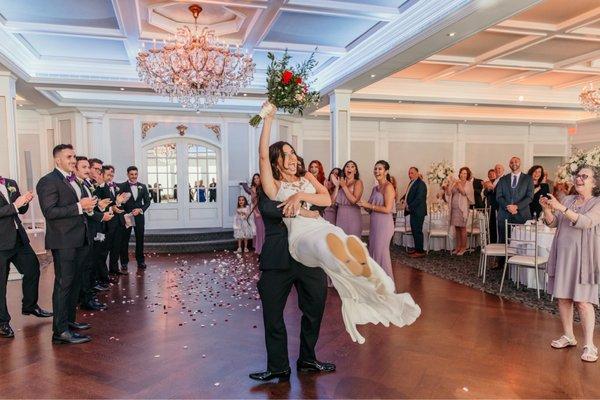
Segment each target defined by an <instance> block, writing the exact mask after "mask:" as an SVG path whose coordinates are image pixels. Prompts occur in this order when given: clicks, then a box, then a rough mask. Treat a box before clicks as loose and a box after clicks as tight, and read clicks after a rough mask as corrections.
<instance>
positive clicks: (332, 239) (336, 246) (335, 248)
mask: <svg viewBox="0 0 600 400" xmlns="http://www.w3.org/2000/svg"><path fill="white" fill-rule="evenodd" d="M326 240H327V247H329V250H330V251H331V254H333V256H334V257H335V258H337V259H338V260H339V261H340V262H341V263H343V264H344V265H345V266H346V268H348V270H349V271H350V272H351V273H352V275H356V276H363V270H364V268H363V266H362V265H361V264H359V263H358V262H357V261H356V260H353V259H352V258H351V257H350V256H349V255H348V252H346V246H345V245H344V242H343V241H342V239H340V238H339V237H337V236H336V235H334V234H333V233H330V234H328V235H327V239H326Z"/></svg>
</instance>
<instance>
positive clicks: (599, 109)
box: [579, 84, 600, 114]
mask: <svg viewBox="0 0 600 400" xmlns="http://www.w3.org/2000/svg"><path fill="white" fill-rule="evenodd" d="M579 101H580V103H581V106H582V107H583V109H584V110H585V111H589V112H593V113H596V114H600V93H598V89H594V85H593V84H590V85H589V86H586V87H584V88H583V90H582V91H581V93H580V94H579Z"/></svg>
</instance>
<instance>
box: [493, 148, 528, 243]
mask: <svg viewBox="0 0 600 400" xmlns="http://www.w3.org/2000/svg"><path fill="white" fill-rule="evenodd" d="M509 165H510V170H511V173H510V174H507V175H504V176H503V177H502V178H500V180H499V182H498V185H496V201H497V202H498V239H499V242H500V243H503V242H504V241H505V238H506V232H505V227H504V221H506V220H508V222H509V223H517V224H522V223H525V221H527V220H529V219H531V213H530V211H529V204H530V203H531V201H532V200H533V179H531V176H529V175H527V174H525V173H523V172H521V159H520V158H519V157H513V158H511V159H510V164H509Z"/></svg>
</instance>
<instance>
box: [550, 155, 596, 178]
mask: <svg viewBox="0 0 600 400" xmlns="http://www.w3.org/2000/svg"><path fill="white" fill-rule="evenodd" d="M584 165H589V166H592V167H600V146H596V147H594V148H592V149H590V150H588V151H584V150H581V149H573V153H572V154H571V157H569V159H568V160H567V162H565V163H564V164H562V165H560V166H559V167H558V172H557V178H558V182H569V181H571V180H572V179H573V174H575V172H576V171H577V170H578V169H579V168H581V167H583V166H584Z"/></svg>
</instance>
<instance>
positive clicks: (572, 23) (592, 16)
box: [556, 5, 600, 32]
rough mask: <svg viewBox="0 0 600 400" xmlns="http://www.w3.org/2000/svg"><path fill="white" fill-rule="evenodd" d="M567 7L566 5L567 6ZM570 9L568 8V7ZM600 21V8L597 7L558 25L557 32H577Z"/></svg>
mask: <svg viewBox="0 0 600 400" xmlns="http://www.w3.org/2000/svg"><path fill="white" fill-rule="evenodd" d="M565 6H566V5H565ZM566 7H568V6H566ZM599 20H600V7H596V8H594V9H592V10H590V11H587V12H585V13H583V14H579V15H577V16H575V17H573V18H570V19H568V20H566V21H563V22H562V23H560V24H558V25H557V26H556V27H557V30H559V31H561V32H569V31H570V30H575V29H577V28H580V27H583V26H585V25H588V24H592V23H594V22H596V21H599Z"/></svg>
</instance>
